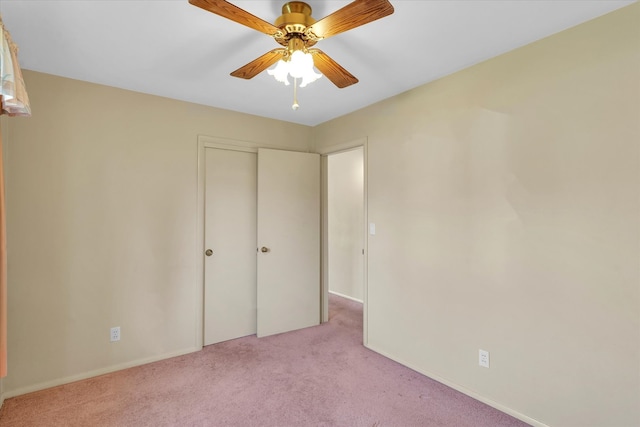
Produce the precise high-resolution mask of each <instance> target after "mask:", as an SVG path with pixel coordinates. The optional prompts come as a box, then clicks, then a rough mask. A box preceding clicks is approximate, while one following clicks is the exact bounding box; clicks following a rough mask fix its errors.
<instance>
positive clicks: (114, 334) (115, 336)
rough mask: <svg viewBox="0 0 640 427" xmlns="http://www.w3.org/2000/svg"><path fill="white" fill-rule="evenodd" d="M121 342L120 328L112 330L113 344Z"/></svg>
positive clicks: (116, 327)
mask: <svg viewBox="0 0 640 427" xmlns="http://www.w3.org/2000/svg"><path fill="white" fill-rule="evenodd" d="M115 341H120V326H115V327H113V328H111V342H115Z"/></svg>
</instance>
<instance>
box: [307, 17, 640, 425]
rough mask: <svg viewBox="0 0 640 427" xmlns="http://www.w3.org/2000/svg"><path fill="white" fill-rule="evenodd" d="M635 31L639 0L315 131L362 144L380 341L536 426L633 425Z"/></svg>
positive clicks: (372, 338)
mask: <svg viewBox="0 0 640 427" xmlns="http://www.w3.org/2000/svg"><path fill="white" fill-rule="evenodd" d="M639 29H640V5H638V4H634V5H633V6H630V7H627V8H624V9H621V10H619V11H617V12H614V13H612V14H610V15H608V16H605V17H602V18H600V19H597V20H595V21H592V22H589V23H586V24H584V25H581V26H579V27H576V28H574V29H571V30H569V31H566V32H563V33H560V34H558V35H555V36H552V37H550V38H547V39H545V40H542V41H540V42H537V43H535V44H532V45H529V46H526V47H524V48H522V49H518V50H516V51H513V52H511V53H508V54H506V55H503V56H500V57H498V58H495V59H492V60H489V61H487V62H485V63H482V64H479V65H477V66H474V67H472V68H469V69H466V70H464V71H461V72H459V73H456V74H454V75H452V76H449V77H446V78H443V79H441V80H439V81H436V82H434V83H431V84H428V85H426V86H423V87H420V88H418V89H415V90H412V91H410V92H407V93H404V94H402V95H400V96H396V97H394V98H391V99H388V100H386V101H383V102H381V103H378V104H376V105H373V106H370V107H368V108H365V109H363V110H360V111H358V112H355V113H352V114H349V115H347V116H344V117H341V118H338V119H335V120H333V121H330V122H328V123H325V124H322V125H320V126H318V127H316V128H315V129H314V140H315V142H316V148H317V149H322V148H323V147H326V146H328V145H332V144H335V143H336V142H340V141H349V140H354V139H357V138H361V137H364V136H366V137H368V165H367V167H368V219H369V221H371V222H375V223H376V225H377V234H376V235H375V236H369V239H368V242H369V243H368V245H369V246H368V253H369V259H368V266H369V267H368V278H369V279H368V313H369V314H368V315H369V335H368V339H369V345H370V347H371V348H373V349H375V350H378V351H380V352H382V353H384V354H387V355H389V356H391V357H393V358H395V359H397V360H399V361H402V362H404V363H406V364H408V365H409V366H411V367H414V368H416V369H418V370H420V371H422V372H425V373H428V374H429V375H432V376H434V377H436V378H440V379H442V380H443V381H446V382H448V383H450V384H454V385H456V386H457V387H459V388H461V389H464V390H466V391H467V392H470V393H472V394H475V395H477V396H479V397H481V398H483V399H485V400H490V401H493V402H494V404H497V405H500V406H502V407H503V408H505V409H507V410H511V411H514V412H516V413H519V414H524V415H526V416H528V417H530V418H531V419H533V420H537V422H541V423H546V424H548V425H552V426H580V427H584V426H631V425H640V409H639V408H640V372H639V366H640V306H639V304H640V299H639V297H640V295H639V284H640V277H639V272H638V267H639V264H638V260H639V256H640V253H639V235H640V230H639V224H640V223H639V218H640V204H639V195H640V174H639V172H640V165H639V145H640V30H639ZM480 348H482V349H485V350H488V351H490V352H491V367H490V369H486V368H481V367H479V366H478V349H480ZM531 419H530V421H532V420H531Z"/></svg>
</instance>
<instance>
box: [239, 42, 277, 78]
mask: <svg viewBox="0 0 640 427" xmlns="http://www.w3.org/2000/svg"><path fill="white" fill-rule="evenodd" d="M284 52H285V50H284V49H273V50H271V51H269V52H267V53H265V54H264V55H262V56H260V57H258V58H256V59H254V60H253V61H251V62H249V63H248V64H247V65H245V66H243V67H240V68H238V69H237V70H235V71H234V72H233V73H231V75H232V76H233V77H240V78H241V79H252V78H254V77H255V76H257V75H258V74H260V73H261V72H263V71H264V70H266V69H267V68H269V67H270V66H272V65H273V64H275V63H276V62H278V60H279V59H281V58H282V55H283V54H284Z"/></svg>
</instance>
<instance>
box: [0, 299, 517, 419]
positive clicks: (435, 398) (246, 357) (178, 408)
mask: <svg viewBox="0 0 640 427" xmlns="http://www.w3.org/2000/svg"><path fill="white" fill-rule="evenodd" d="M330 309H331V310H330V321H329V323H326V324H323V325H320V326H316V327H313V328H307V329H304V330H301V331H295V332H290V333H287V334H281V335H276V336H272V337H267V338H261V339H257V338H256V337H255V336H249V337H245V338H240V339H237V340H232V341H227V342H225V343H221V344H216V345H212V346H208V347H205V349H203V350H202V351H200V352H197V353H192V354H189V355H185V356H180V357H176V358H172V359H168V360H163V361H160V362H156V363H151V364H148V365H144V366H139V367H136V368H131V369H126V370H123V371H119V372H114V373H111V374H108V375H103V376H100V377H96V378H91V379H88V380H84V381H79V382H76V383H72V384H67V385H63V386H60V387H55V388H51V389H48V390H43V391H40V392H36V393H31V394H28V395H24V396H19V397H16V398H12V399H7V400H6V401H5V403H4V405H3V407H2V410H1V411H0V425H1V426H136V427H137V426H279V427H281V426H377V427H385V426H402V427H407V426H456V427H462V426H474V427H482V426H487V427H498V426H525V425H526V424H524V423H522V422H520V421H518V420H516V419H514V418H512V417H510V416H508V415H506V414H504V413H502V412H500V411H497V410H495V409H493V408H491V407H489V406H487V405H485V404H483V403H481V402H478V401H476V400H474V399H472V398H470V397H468V396H465V395H463V394H461V393H459V392H457V391H455V390H453V389H451V388H449V387H447V386H444V385H442V384H440V383H438V382H436V381H433V380H431V379H429V378H427V377H425V376H423V375H421V374H418V373H417V372H415V371H412V370H411V369H408V368H406V367H404V366H401V365H399V364H397V363H395V362H393V361H391V360H389V359H387V358H385V357H382V356H380V355H378V354H376V353H374V352H372V351H370V350H368V349H366V348H364V347H363V346H362V306H361V304H358V303H355V302H352V301H349V300H346V299H344V298H340V297H337V296H334V295H332V296H331V303H330Z"/></svg>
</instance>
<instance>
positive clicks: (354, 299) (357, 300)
mask: <svg viewBox="0 0 640 427" xmlns="http://www.w3.org/2000/svg"><path fill="white" fill-rule="evenodd" d="M329 293H330V294H333V295H335V296H337V297H341V298H346V299H350V300H351V301H355V302H359V303H360V304H362V300H359V299H357V298H354V297H350V296H348V295H343V294H341V293H338V292H333V291H329Z"/></svg>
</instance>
